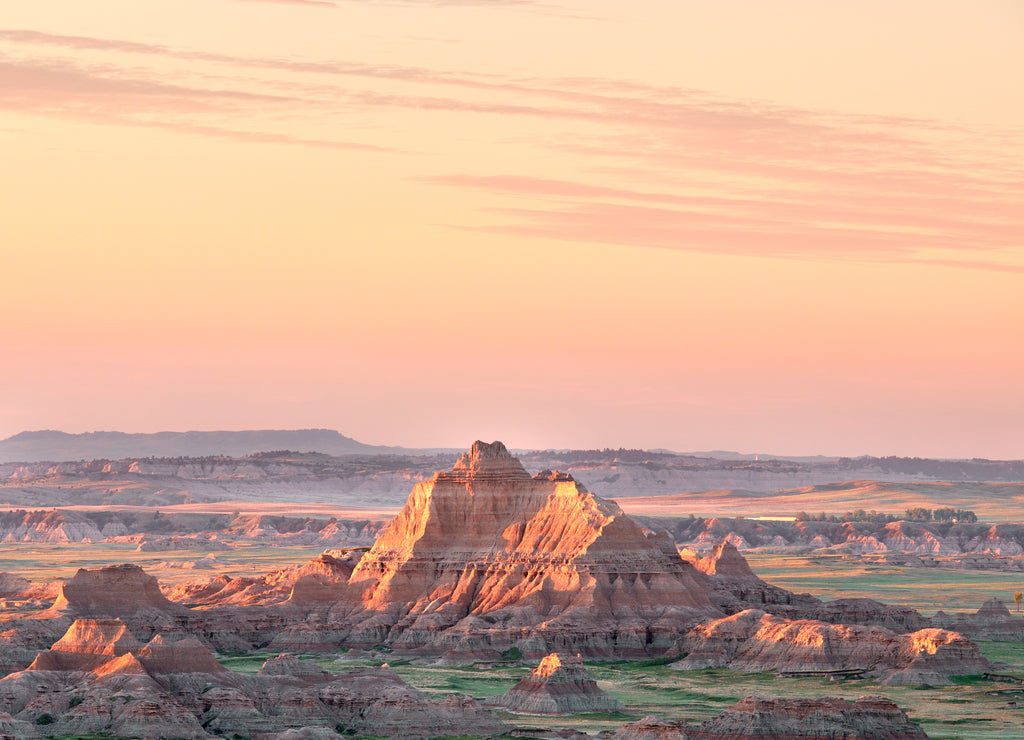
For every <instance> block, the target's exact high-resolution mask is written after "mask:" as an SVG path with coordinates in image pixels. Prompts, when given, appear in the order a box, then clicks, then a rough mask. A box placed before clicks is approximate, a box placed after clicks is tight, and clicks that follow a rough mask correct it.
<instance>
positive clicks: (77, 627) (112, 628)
mask: <svg viewBox="0 0 1024 740" xmlns="http://www.w3.org/2000/svg"><path fill="white" fill-rule="evenodd" d="M138 646H139V642H138V641H137V640H136V639H135V637H134V636H133V635H132V634H131V633H130V632H129V631H128V628H127V627H126V626H125V624H124V623H123V622H122V621H121V620H120V619H76V620H75V621H74V623H73V624H72V625H71V626H70V627H69V628H68V631H67V632H65V633H64V636H63V637H61V638H60V639H59V640H57V642H55V643H54V644H53V647H52V648H51V650H58V651H61V652H67V653H92V654H95V655H123V654H124V653H126V652H128V651H129V650H131V649H132V648H135V647H138Z"/></svg>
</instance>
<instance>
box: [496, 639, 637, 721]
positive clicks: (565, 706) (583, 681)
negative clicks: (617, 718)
mask: <svg viewBox="0 0 1024 740" xmlns="http://www.w3.org/2000/svg"><path fill="white" fill-rule="evenodd" d="M484 703H485V704H487V705H488V706H495V707H502V708H503V709H507V710H509V711H512V712H519V713H522V714H584V713H587V712H621V711H625V709H626V707H625V705H623V704H622V702H620V701H619V700H618V699H614V698H612V697H611V696H609V695H608V694H606V693H605V692H604V691H602V690H601V689H600V688H598V686H597V683H596V682H595V681H594V680H593V679H592V678H591V677H590V676H589V675H588V674H587V669H586V668H584V667H583V661H582V660H580V658H579V657H578V656H559V655H558V654H556V653H552V654H551V655H548V656H545V657H544V659H543V660H541V662H540V665H538V666H537V667H536V668H534V669H533V671H532V672H531V673H530V675H529V676H527V677H526V678H524V679H523V680H522V681H520V682H519V683H517V684H516V685H515V686H513V687H512V688H511V689H509V690H508V691H506V692H505V693H504V694H501V695H499V696H493V697H491V698H490V699H487V700H486V701H485V702H484Z"/></svg>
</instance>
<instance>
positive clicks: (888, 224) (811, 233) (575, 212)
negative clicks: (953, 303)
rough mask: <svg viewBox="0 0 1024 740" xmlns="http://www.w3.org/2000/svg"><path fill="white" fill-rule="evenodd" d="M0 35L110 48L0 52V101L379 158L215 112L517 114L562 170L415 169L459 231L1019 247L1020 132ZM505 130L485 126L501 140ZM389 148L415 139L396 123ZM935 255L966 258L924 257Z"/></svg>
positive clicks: (443, 72) (694, 244) (674, 242)
mask: <svg viewBox="0 0 1024 740" xmlns="http://www.w3.org/2000/svg"><path fill="white" fill-rule="evenodd" d="M248 1H250V2H254V1H261V2H267V1H270V2H272V1H280V0H248ZM314 4H317V5H323V4H324V3H319V2H316V3H314ZM0 40H6V41H9V42H14V43H17V44H21V45H23V46H24V47H27V48H28V49H29V50H33V49H54V48H57V49H63V50H73V51H82V52H92V51H95V52H107V53H109V55H110V56H108V57H104V58H105V59H106V60H107V61H106V63H105V64H106V66H105V67H103V68H97V67H88V66H86V65H84V64H76V63H72V62H68V61H67V60H66V59H61V58H50V57H47V56H45V55H44V56H42V57H38V56H37V57H33V56H32V55H31V54H30V53H29V54H28V55H27V57H26V58H21V59H15V60H12V59H10V58H9V57H8V59H4V58H3V57H0V62H2V63H0V101H3V103H4V105H5V106H7V107H8V108H9V109H23V110H33V111H35V112H42V113H49V114H53V115H74V116H80V117H84V116H91V117H92V118H93V119H99V118H101V117H105V118H107V119H109V120H112V121H121V122H130V123H134V124H135V125H145V126H162V127H168V128H176V129H177V130H180V131H186V132H189V133H194V134H198V135H208V136H217V137H228V138H233V139H237V140H246V141H253V142H264V143H268V144H281V143H289V144H290V143H301V144H306V145H311V146H324V147H336V148H354V149H364V150H374V149H376V150H380V151H384V150H386V149H387V147H381V146H376V145H375V143H373V142H367V143H359V142H348V141H340V140H339V141H332V140H331V139H330V138H329V137H302V136H296V135H295V133H294V131H292V130H288V131H285V130H284V129H281V130H274V129H273V128H272V127H271V128H270V129H263V130H255V129H252V126H251V125H249V126H243V125H239V126H232V125H230V124H229V123H228V120H227V119H229V118H230V114H232V113H234V112H239V111H241V110H242V109H244V108H246V107H248V108H250V109H255V108H261V109H262V108H271V109H274V110H277V111H279V112H280V114H281V115H282V116H293V117H300V118H301V117H303V116H305V117H313V116H316V117H321V118H323V117H327V118H331V117H334V118H335V119H337V120H339V121H340V120H348V118H350V117H351V116H352V115H353V114H355V113H364V114H366V115H371V116H375V118H374V120H375V121H378V120H389V119H387V116H389V115H394V116H395V117H396V118H395V120H396V121H401V122H402V124H401V125H403V127H405V126H408V123H409V121H410V120H414V117H415V116H429V115H432V114H435V113H444V114H448V115H452V116H461V117H464V118H465V119H466V121H467V126H472V127H474V128H480V127H479V126H477V123H478V122H484V125H485V126H486V121H487V119H484V118H481V117H488V119H493V120H494V121H495V122H504V121H505V120H506V119H509V118H511V117H514V118H516V119H517V120H518V119H522V120H529V121H531V125H530V126H529V127H517V129H522V130H523V133H522V134H520V139H519V140H518V141H516V142H514V143H515V144H517V145H519V146H526V147H531V148H533V150H535V151H536V150H546V151H548V152H551V153H552V155H553V157H554V161H555V162H561V161H566V162H572V163H573V164H572V166H571V168H570V167H566V168H565V170H564V172H561V173H558V174H557V175H555V176H550V175H549V176H546V177H541V176H538V175H537V174H536V173H534V172H531V171H522V172H514V171H507V169H504V170H497V171H495V170H494V169H490V168H489V165H488V163H487V161H482V162H481V163H480V166H479V169H478V170H477V171H474V172H462V173H451V172H449V173H436V174H435V175H433V176H428V177H425V178H420V179H422V180H425V181H427V182H430V183H432V184H435V185H437V186H439V187H458V188H465V189H473V190H477V191H480V192H485V193H488V194H490V196H491V198H492V202H493V203H494V204H495V205H494V206H493V207H492V208H491V210H489V211H488V212H487V213H488V214H489V217H490V219H491V220H492V221H493V223H491V224H490V225H488V226H483V227H481V226H479V225H476V226H473V227H472V228H474V229H481V230H484V231H488V232H491V233H502V234H513V235H516V236H520V237H531V238H546V239H558V240H570V241H579V242H593V243H614V244H623V245H631V246H636V247H647V248H660V249H680V250H692V251H700V252H715V253H725V254H744V255H758V256H767V257H779V258H787V259H828V260H873V261H930V263H932V264H944V265H948V266H951V267H970V268H975V269H993V270H994V269H1005V270H1008V271H1017V270H1018V269H1019V266H1018V264H1017V263H1016V262H1014V261H1013V260H1012V259H1008V258H1007V255H1009V254H1012V253H1014V252H1016V253H1018V254H1019V253H1021V252H1022V250H1024V216H1022V214H1024V164H1022V163H1021V162H1020V161H1017V160H1014V159H1013V158H1007V157H1005V156H1002V155H1001V152H1000V149H1001V148H1003V147H1008V148H1009V149H1010V150H1013V151H1021V150H1024V136H1022V135H1021V132H1016V131H1004V132H994V133H993V134H992V135H991V136H989V135H988V134H989V132H980V134H979V132H975V131H971V130H967V129H961V128H958V127H956V126H951V125H948V124H940V123H937V122H935V121H930V120H923V119H915V118H909V117H894V116H885V117H883V116H857V115H845V114H839V113H835V112H831V111H812V110H802V109H798V108H792V107H785V106H778V105H772V104H768V103H764V102H759V101H749V100H727V99H723V98H721V97H719V96H716V95H712V94H710V93H707V92H704V91H699V90H691V89H685V88H672V87H663V86H651V85H644V84H640V83H635V82H631V81H628V80H613V79H600V78H550V79H538V78H530V79H527V78H516V77H513V76H500V75H485V74H480V73H477V72H474V71H467V70H452V69H434V68H430V67H417V66H408V65H394V64H381V63H373V62H368V61H347V60H316V61H309V60H303V59H287V58H268V59H263V58H248V57H241V56H235V55H228V54H221V53H216V52H207V51H194V50H184V49H173V48H169V47H166V46H162V45H157V44H143V43H137V42H132V41H123V40H117V39H102V38H90V37H83V36H68V35H57V34H48V33H42V32H39V31H34V30H27V29H12V30H0ZM118 55H128V56H129V57H131V58H133V59H134V58H141V59H144V58H146V57H151V58H153V60H154V63H156V62H157V60H160V61H163V60H174V61H175V62H187V63H188V65H186V66H188V67H189V68H190V69H192V68H194V69H197V70H201V71H202V72H203V74H202V75H199V74H196V75H193V76H189V75H185V74H183V73H179V74H180V76H179V77H178V78H175V79H174V80H173V81H166V80H165V79H164V78H163V76H162V73H158V72H157V71H155V70H154V71H153V72H152V73H151V74H150V75H149V76H146V74H145V67H144V66H143V67H141V68H140V67H139V65H137V64H128V63H125V64H124V66H123V67H120V68H119V67H118V66H117V65H116V64H115V63H114V62H113V61H111V60H113V59H116V58H117V57H118ZM254 70H255V71H256V72H255V73H254ZM259 70H265V71H267V74H266V75H261V74H260V73H259V72H258V71H259ZM218 80H219V81H221V82H218ZM354 82H355V84H354ZM390 111H394V113H390ZM381 117H383V118H381ZM240 120H241V117H240ZM510 128H511V127H509V126H508V125H507V124H504V125H497V124H496V125H495V128H494V130H495V131H499V130H500V131H501V132H502V134H501V135H502V136H506V137H507V135H508V134H507V132H508V131H509V130H510ZM567 131H569V132H571V133H566V132H567ZM407 141H408V144H409V148H416V146H417V141H416V139H415V136H414V135H412V136H410V137H408V138H407ZM994 141H998V142H999V143H998V145H994V144H993V142H994ZM507 143H508V141H507V139H505V140H497V139H496V140H495V141H494V142H493V145H494V146H495V147H501V146H504V145H505V144H507ZM569 155H571V156H569ZM553 172H557V170H553ZM474 220H475V221H476V222H478V221H479V219H474ZM450 225H451V226H453V227H456V228H463V226H462V225H461V224H459V223H452V224H450ZM946 252H955V253H959V254H961V255H964V256H965V258H964V259H959V258H950V259H946V258H945V257H936V256H935V255H936V254H938V253H946ZM968 255H972V256H969V257H968Z"/></svg>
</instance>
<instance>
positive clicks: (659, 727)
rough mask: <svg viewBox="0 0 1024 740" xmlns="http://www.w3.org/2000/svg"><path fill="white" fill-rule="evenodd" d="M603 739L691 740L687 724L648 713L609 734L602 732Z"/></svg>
mask: <svg viewBox="0 0 1024 740" xmlns="http://www.w3.org/2000/svg"><path fill="white" fill-rule="evenodd" d="M601 738H602V740H690V736H689V735H687V734H686V726H685V724H684V723H682V722H669V721H668V720H664V719H659V718H658V717H655V716H654V715H648V716H646V717H644V718H643V719H640V720H637V721H636V722H628V723H626V724H624V725H623V726H622V727H620V728H619V729H618V730H616V731H615V732H613V733H610V734H608V735H607V736H606V735H605V734H604V733H602V734H601Z"/></svg>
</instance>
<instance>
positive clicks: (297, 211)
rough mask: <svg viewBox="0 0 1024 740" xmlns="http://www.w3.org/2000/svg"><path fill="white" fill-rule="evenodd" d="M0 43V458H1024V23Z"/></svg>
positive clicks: (196, 4) (305, 1)
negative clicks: (281, 438)
mask: <svg viewBox="0 0 1024 740" xmlns="http://www.w3.org/2000/svg"><path fill="white" fill-rule="evenodd" d="M0 25H2V27H0V132H2V133H0V154H2V162H3V167H2V169H0V197H2V203H3V220H2V224H3V231H2V244H3V252H2V254H3V261H2V276H3V288H2V290H0V311H2V313H0V315H2V317H3V319H2V322H3V323H2V325H0V327H2V329H3V341H2V343H0V437H7V436H10V435H12V434H15V433H17V432H19V431H23V430H27V429H46V428H48V429H62V430H65V431H70V432H82V431H93V430H112V429H116V430H121V431H128V432H147V431H160V430H186V429H243V428H306V427H328V428H334V429H338V430H340V431H341V432H342V433H344V434H348V435H350V436H353V437H356V438H357V439H359V440H361V441H364V442H369V443H378V444H400V445H406V446H465V445H468V444H469V442H471V441H472V440H473V439H476V438H483V439H488V440H490V439H502V440H504V441H506V442H507V443H508V444H510V445H512V446H514V447H594V446H596V447H606V446H611V447H619V446H626V447H634V446H637V447H664V448H671V449H676V450H708V449H733V450H740V451H747V452H763V453H776V454H843V455H858V454H874V455H888V454H895V455H921V456H943V457H972V456H981V457H991V458H1021V457H1024V329H1022V324H1024V96H1022V95H1021V91H1022V90H1024V57H1022V52H1021V39H1022V38H1024V5H1022V4H1021V3H1019V2H1018V1H1017V0H988V1H986V0H972V1H971V2H966V1H962V0H955V1H954V0H945V1H943V0H929V1H928V2H925V1H924V0H920V1H915V2H912V1H910V0H890V1H887V2H873V1H871V0H866V1H864V2H856V3H854V2H849V3H844V2H839V3H822V2H817V1H814V2H811V1H807V2H795V1H794V2H789V1H786V0H777V1H776V2H772V3H765V2H760V1H759V0H747V1H745V2H740V1H739V0H731V1H730V0H724V1H722V2H714V3H706V2H687V1H685V0H671V1H665V2H659V1H650V2H644V1H643V0H641V1H640V2H632V3H622V2H605V1H604V0H588V2H563V1H562V0H480V1H477V2H468V1H464V0H463V1H460V0H389V1H387V2H383V1H377V0H337V1H331V0H147V2H145V3H140V2H138V0H106V1H105V2H103V3H98V2H94V1H93V0H46V1H45V2H44V1H40V2H32V3H7V4H6V5H5V7H4V12H3V14H2V15H0Z"/></svg>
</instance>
